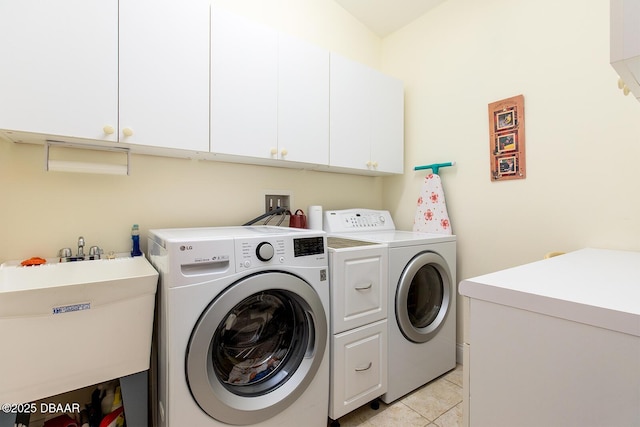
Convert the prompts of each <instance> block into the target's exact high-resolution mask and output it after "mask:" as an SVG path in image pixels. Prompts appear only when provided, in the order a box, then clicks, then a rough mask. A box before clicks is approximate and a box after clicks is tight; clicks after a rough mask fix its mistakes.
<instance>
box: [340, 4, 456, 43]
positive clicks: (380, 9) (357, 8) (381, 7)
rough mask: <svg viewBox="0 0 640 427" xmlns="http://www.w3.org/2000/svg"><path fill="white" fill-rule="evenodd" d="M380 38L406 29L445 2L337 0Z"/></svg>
mask: <svg viewBox="0 0 640 427" xmlns="http://www.w3.org/2000/svg"><path fill="white" fill-rule="evenodd" d="M335 1H336V3H338V4H339V5H340V6H342V7H343V8H345V9H346V10H347V11H348V12H349V13H351V14H352V15H353V16H355V17H356V18H357V19H358V20H359V21H361V22H362V23H363V24H364V25H366V26H367V27H368V28H369V29H371V30H372V31H373V32H374V33H376V34H377V35H379V36H380V37H385V36H387V35H389V34H391V33H393V32H394V31H396V30H397V29H399V28H402V27H404V26H405V25H407V24H409V23H410V22H412V21H413V20H415V19H416V18H418V17H420V16H422V15H423V14H424V13H426V12H428V11H429V10H431V9H433V8H434V7H436V6H437V5H439V4H440V3H442V2H443V1H444V0H335Z"/></svg>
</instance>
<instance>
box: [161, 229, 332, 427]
mask: <svg viewBox="0 0 640 427" xmlns="http://www.w3.org/2000/svg"><path fill="white" fill-rule="evenodd" d="M149 259H150V260H151V263H152V264H153V265H154V266H155V267H156V268H157V269H158V271H159V273H160V285H159V289H158V293H159V304H158V308H157V310H158V324H157V341H158V343H157V354H158V361H157V386H158V388H157V401H156V402H155V404H156V407H157V415H156V417H157V420H156V421H155V423H156V425H160V426H169V427H180V426H197V427H214V426H228V425H243V426H299V425H300V422H301V420H304V424H305V425H314V426H318V427H319V426H323V427H324V426H326V422H327V408H328V395H329V340H328V339H329V334H328V328H329V323H328V314H329V282H328V274H327V268H328V259H327V249H326V236H325V233H324V232H323V231H311V230H301V229H293V228H291V229H290V228H280V227H270V226H255V227H215V228H190V229H162V230H150V231H149Z"/></svg>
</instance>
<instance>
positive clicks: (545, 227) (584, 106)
mask: <svg viewBox="0 0 640 427" xmlns="http://www.w3.org/2000/svg"><path fill="white" fill-rule="evenodd" d="M383 64H384V67H385V68H386V70H387V71H388V72H391V73H393V74H395V75H397V76H398V77H400V78H401V79H403V80H404V82H405V87H406V113H405V129H406V134H405V150H406V152H405V153H406V154H405V171H407V172H406V173H405V175H404V176H398V177H394V178H389V179H386V180H385V182H384V203H383V205H384V206H385V207H387V208H389V209H390V210H391V211H392V215H393V216H394V219H395V221H396V224H397V225H398V226H400V227H404V228H410V227H411V226H412V223H413V215H414V209H415V208H414V206H415V200H416V198H417V195H418V193H419V189H420V186H421V184H422V179H423V177H424V175H425V173H424V171H419V172H413V171H412V170H413V169H412V168H413V166H415V165H419V164H429V163H435V162H446V161H451V160H455V161H456V162H457V165H456V166H455V167H453V168H447V169H442V170H441V173H440V175H441V177H442V180H443V183H444V188H445V193H446V197H447V202H448V209H449V214H450V216H451V222H452V226H453V230H454V233H455V234H457V235H458V272H457V273H458V280H462V279H465V278H469V277H472V276H476V275H479V274H483V273H487V272H490V271H494V270H499V269H502V268H506V267H510V266H514V265H517V264H522V263H527V262H531V261H535V260H539V259H541V258H542V257H543V256H544V254H545V253H546V252H549V251H555V250H558V251H571V250H575V249H578V248H582V247H586V246H592V247H603V248H616V249H630V250H640V192H639V190H640V178H639V173H638V171H639V170H640V169H639V166H638V165H639V162H640V103H638V102H637V101H636V100H635V99H633V97H631V96H629V97H624V96H623V95H622V94H621V92H620V91H619V90H618V89H617V75H616V73H615V72H614V70H613V68H612V67H611V66H610V65H609V1H608V0H593V1H589V2H584V1H581V0H561V1H556V0H541V1H513V0H483V1H480V2H478V1H474V0H448V1H446V2H444V3H443V4H441V5H440V6H439V7H438V8H437V9H436V10H434V11H432V12H430V13H429V14H427V15H426V16H423V17H422V18H421V19H419V20H418V21H416V22H414V23H412V24H411V25H409V26H407V27H405V28H404V29H402V30H401V31H399V32H397V33H395V34H393V35H392V36H390V37H388V38H386V39H385V40H384V42H383ZM519 94H523V95H524V99H525V119H526V155H527V169H528V170H527V177H526V179H524V180H515V181H509V182H491V181H490V179H489V148H488V144H489V142H488V140H489V137H488V134H489V130H488V112H487V111H488V110H487V104H489V103H491V102H494V101H498V100H500V99H504V98H508V97H511V96H515V95H519ZM603 285H604V286H606V284H603ZM458 313H460V315H461V314H462V310H459V311H458ZM460 315H459V319H458V320H459V325H461V324H462V322H460V320H461V317H460ZM458 331H459V333H458V341H460V340H461V329H460V327H459V329H458Z"/></svg>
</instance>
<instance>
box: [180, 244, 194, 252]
mask: <svg viewBox="0 0 640 427" xmlns="http://www.w3.org/2000/svg"><path fill="white" fill-rule="evenodd" d="M192 249H193V246H191V245H189V246H185V245H181V246H180V250H181V251H190V250H192Z"/></svg>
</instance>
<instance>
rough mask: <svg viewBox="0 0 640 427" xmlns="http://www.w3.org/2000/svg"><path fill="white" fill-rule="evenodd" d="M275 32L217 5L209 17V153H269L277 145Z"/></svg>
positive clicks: (257, 154)
mask: <svg viewBox="0 0 640 427" xmlns="http://www.w3.org/2000/svg"><path fill="white" fill-rule="evenodd" d="M277 90H278V35H277V33H276V31H275V30H272V29H269V28H267V27H263V26H260V25H258V24H256V23H253V22H250V21H248V20H247V19H245V18H243V17H240V16H237V15H235V14H233V13H230V12H227V11H225V10H222V9H220V8H212V19H211V151H212V152H215V153H222V154H235V155H242V156H250V157H261V158H265V157H267V158H268V157H270V156H271V154H270V149H271V148H272V147H277V124H278V116H277V112H278V111H277V108H278V102H277Z"/></svg>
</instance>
